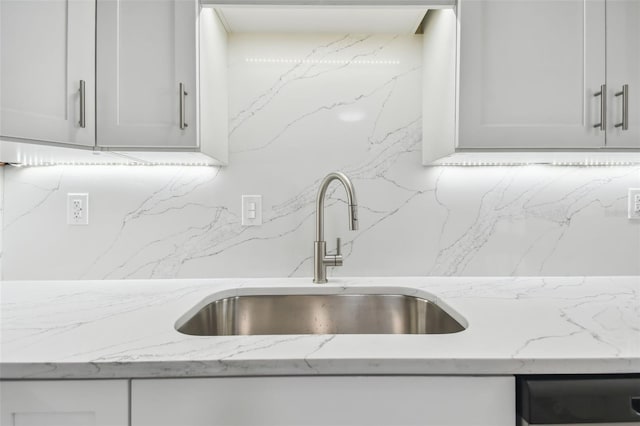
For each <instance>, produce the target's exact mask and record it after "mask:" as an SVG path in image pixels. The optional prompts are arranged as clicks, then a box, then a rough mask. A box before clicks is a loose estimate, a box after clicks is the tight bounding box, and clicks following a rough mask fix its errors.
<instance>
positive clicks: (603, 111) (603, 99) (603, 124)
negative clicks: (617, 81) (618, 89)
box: [593, 84, 607, 131]
mask: <svg viewBox="0 0 640 426" xmlns="http://www.w3.org/2000/svg"><path fill="white" fill-rule="evenodd" d="M593 96H594V97H596V96H600V122H599V123H598V124H594V125H593V127H594V128H598V127H599V128H600V130H602V131H604V130H605V129H606V128H607V85H606V84H603V85H602V86H600V91H599V92H598V93H594V94H593Z"/></svg>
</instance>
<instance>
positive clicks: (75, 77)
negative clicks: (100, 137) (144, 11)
mask: <svg viewBox="0 0 640 426" xmlns="http://www.w3.org/2000/svg"><path fill="white" fill-rule="evenodd" d="M95 7H96V6H95V1H93V0H73V1H72V0H32V1H24V0H2V1H1V2H0V19H1V23H0V40H1V41H0V43H1V47H0V48H1V50H0V52H1V54H0V64H1V66H0V68H1V70H0V82H1V84H0V86H1V87H0V109H1V113H0V136H5V137H12V138H21V139H32V140H38V141H47V142H56V143H65V144H71V145H83V146H93V145H94V144H95V109H94V108H95V101H94V93H95V56H94V40H95ZM81 81H82V82H84V90H83V91H82V93H81V91H80V85H81ZM83 97H84V99H83ZM82 106H84V108H82ZM83 109H84V111H83ZM81 114H84V116H83V117H81ZM81 121H82V122H81Z"/></svg>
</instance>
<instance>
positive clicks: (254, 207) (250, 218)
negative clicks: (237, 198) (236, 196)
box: [242, 195, 262, 226]
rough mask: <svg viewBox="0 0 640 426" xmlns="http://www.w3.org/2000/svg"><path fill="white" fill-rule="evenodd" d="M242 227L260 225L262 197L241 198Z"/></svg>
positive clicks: (246, 196)
mask: <svg viewBox="0 0 640 426" xmlns="http://www.w3.org/2000/svg"><path fill="white" fill-rule="evenodd" d="M242 225H243V226H260V225H262V195H243V196H242Z"/></svg>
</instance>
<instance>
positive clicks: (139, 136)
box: [97, 0, 198, 148]
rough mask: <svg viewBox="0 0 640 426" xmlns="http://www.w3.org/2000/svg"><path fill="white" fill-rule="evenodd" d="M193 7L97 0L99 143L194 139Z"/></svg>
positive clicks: (188, 142)
mask: <svg viewBox="0 0 640 426" xmlns="http://www.w3.org/2000/svg"><path fill="white" fill-rule="evenodd" d="M197 7H198V4H197V0H154V1H153V2H149V1H140V0H98V14H97V16H98V20H97V25H98V28H97V38H98V40H97V52H98V55H97V79H98V82H99V83H98V87H97V98H98V103H97V111H98V143H97V144H98V146H102V147H110V148H119V147H121V148H196V147H197V146H198V137H197V136H198V132H197V128H198V126H197V114H198V110H197V109H196V106H197V102H196V99H197V93H198V87H197V86H196V82H197V79H196V70H197V57H196V47H197V44H196V37H197V26H196V22H197V16H198V15H197ZM181 88H182V90H180V89H181Z"/></svg>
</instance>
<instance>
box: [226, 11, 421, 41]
mask: <svg viewBox="0 0 640 426" xmlns="http://www.w3.org/2000/svg"><path fill="white" fill-rule="evenodd" d="M217 10H218V13H219V15H220V16H221V18H222V19H223V21H224V22H225V25H227V29H228V30H229V32H232V33H234V32H243V33H244V32H251V33H258V32H277V33H294V32H295V33H391V34H413V33H415V32H416V30H417V29H418V26H419V25H420V22H422V19H423V18H424V15H425V14H426V13H427V10H428V9H427V8H426V7H424V6H420V7H417V6H405V7H401V8H389V7H379V8H363V7H315V6H306V7H299V6H298V7H273V6H262V7H257V6H254V7H246V6H245V7H243V6H223V7H218V8H217Z"/></svg>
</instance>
